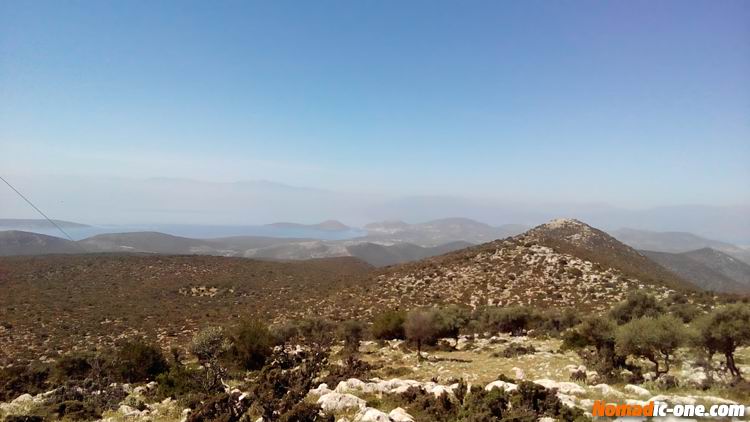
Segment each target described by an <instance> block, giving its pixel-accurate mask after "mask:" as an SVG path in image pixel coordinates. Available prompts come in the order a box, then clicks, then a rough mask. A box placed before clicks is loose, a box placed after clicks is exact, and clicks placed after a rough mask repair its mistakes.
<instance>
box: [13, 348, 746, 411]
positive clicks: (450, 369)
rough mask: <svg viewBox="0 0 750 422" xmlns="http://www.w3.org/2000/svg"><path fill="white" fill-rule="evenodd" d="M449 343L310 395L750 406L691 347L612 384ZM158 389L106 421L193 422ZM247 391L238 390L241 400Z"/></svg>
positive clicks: (385, 400) (379, 405)
mask: <svg viewBox="0 0 750 422" xmlns="http://www.w3.org/2000/svg"><path fill="white" fill-rule="evenodd" d="M443 342H444V343H445V346H444V347H442V348H439V349H440V350H445V351H438V350H434V351H429V352H424V353H423V359H422V360H418V359H417V356H416V354H415V352H414V351H413V350H409V349H407V348H406V347H405V345H404V343H403V342H402V341H400V340H394V341H390V342H385V343H381V344H379V343H377V342H374V341H366V342H363V343H362V344H361V346H360V351H359V353H360V356H361V358H362V359H363V360H364V361H366V362H368V363H370V364H372V365H373V366H374V367H375V368H377V369H376V370H375V372H374V373H373V374H372V376H371V377H369V378H368V379H348V380H346V381H342V382H340V383H338V384H337V385H326V384H320V385H318V386H317V387H316V388H314V389H312V390H311V391H310V392H309V394H308V396H307V398H306V399H305V400H307V401H310V402H315V403H318V404H319V405H320V406H321V408H322V409H323V411H324V412H326V413H327V414H331V415H334V416H335V417H336V421H339V422H343V421H350V422H368V421H372V422H408V421H413V422H418V421H424V422H429V420H428V419H425V418H424V416H423V415H422V414H420V410H419V409H417V408H410V407H409V405H408V404H404V403H403V402H400V401H399V400H398V399H397V398H398V396H399V394H403V393H404V392H406V390H408V389H409V387H413V386H417V387H421V388H423V389H424V390H425V391H426V392H427V393H430V394H434V395H435V396H439V395H441V394H443V393H445V394H447V395H448V396H449V397H453V396H454V394H455V391H456V389H457V388H458V387H459V384H458V383H457V380H459V379H461V380H464V381H465V382H466V383H468V384H469V385H474V386H481V387H483V388H485V389H492V388H500V389H503V390H506V391H512V390H514V389H516V388H517V383H518V382H520V381H521V380H530V381H533V382H534V383H537V384H540V385H542V386H544V387H546V388H548V389H555V390H556V391H557V396H558V397H559V398H560V400H561V401H562V403H563V404H564V405H566V406H571V407H578V408H580V409H582V410H583V411H584V412H587V413H588V412H590V411H591V406H592V404H593V402H594V400H599V399H602V400H606V401H607V402H612V403H615V402H616V403H626V402H627V403H642V404H645V403H646V402H648V401H653V400H658V401H662V402H667V403H670V404H704V405H711V404H743V405H745V406H748V405H750V397H749V396H748V395H747V393H746V392H745V393H742V392H739V391H733V390H731V389H727V388H722V387H712V388H711V389H708V390H702V389H701V388H700V386H701V384H702V382H703V380H704V379H705V376H706V375H705V374H704V373H703V370H702V369H701V368H699V367H698V366H696V364H695V362H694V361H693V360H692V359H691V357H690V355H689V354H688V352H687V351H685V352H684V353H680V354H678V356H677V362H678V364H677V365H676V366H675V368H674V369H673V371H672V374H673V375H674V376H675V377H676V380H677V386H665V385H662V384H660V383H656V382H648V381H647V382H644V383H643V384H640V385H633V384H624V383H623V384H612V385H610V384H605V383H602V382H601V380H600V379H599V375H598V374H597V373H596V372H595V371H591V370H587V368H586V367H585V366H584V365H583V362H582V361H581V359H580V357H579V356H578V355H577V354H576V353H574V352H570V351H568V352H562V351H560V350H559V349H560V345H561V344H560V341H559V340H556V339H535V338H530V337H511V336H508V335H496V336H482V337H480V336H462V337H460V338H459V339H458V341H457V342H456V340H449V339H445V340H443ZM447 345H450V346H451V347H447ZM519 346H522V347H519ZM519 348H520V349H527V350H532V351H531V352H529V353H527V354H521V355H520V356H514V357H505V356H507V355H506V351H508V350H514V349H516V350H517V349H519ZM738 360H740V361H741V362H750V349H742V350H741V351H740V352H739V353H738ZM341 364H343V362H341ZM644 365H645V364H644ZM740 367H741V369H742V371H743V373H744V374H745V376H746V377H747V376H750V365H748V364H746V363H745V364H742V365H741V366H740ZM499 378H502V379H503V380H504V381H503V380H499ZM573 379H576V381H573ZM719 385H720V384H719ZM155 387H156V385H155V383H153V382H152V383H149V384H145V385H141V386H133V385H128V384H121V385H119V388H122V390H123V391H124V393H125V394H127V396H126V397H125V399H124V400H122V402H121V403H120V406H119V408H118V409H117V410H116V411H112V412H108V413H106V414H105V415H104V417H103V419H102V420H104V421H112V422H115V421H154V422H157V421H180V420H186V419H187V416H188V415H189V413H190V410H189V409H186V408H184V406H182V405H181V404H180V403H178V402H177V401H175V400H171V399H166V400H163V401H158V402H149V399H148V396H149V395H148V393H149V391H150V390H153V389H154V388H155ZM50 394H52V392H47V393H43V394H39V395H37V396H30V395H28V394H25V395H22V396H20V397H18V398H16V399H15V400H13V401H11V402H8V403H1V404H0V420H2V418H3V417H4V416H7V415H23V414H28V413H30V412H31V411H33V409H34V407H35V406H38V405H40V404H41V403H43V402H44V400H45V397H47V396H49V395H50ZM242 394H243V393H242V392H241V391H235V396H236V397H237V398H238V399H240V397H242ZM743 394H744V395H743ZM746 414H750V406H748V407H747V408H746ZM634 420H635V419H634ZM657 420H658V419H657ZM665 420H668V419H665ZM680 420H687V419H680Z"/></svg>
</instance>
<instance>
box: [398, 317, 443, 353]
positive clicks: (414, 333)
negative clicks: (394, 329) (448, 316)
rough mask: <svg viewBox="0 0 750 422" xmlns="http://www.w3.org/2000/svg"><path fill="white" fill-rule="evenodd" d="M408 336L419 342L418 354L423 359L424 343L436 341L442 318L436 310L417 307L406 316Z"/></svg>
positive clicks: (405, 323)
mask: <svg viewBox="0 0 750 422" xmlns="http://www.w3.org/2000/svg"><path fill="white" fill-rule="evenodd" d="M404 331H405V332H406V338H407V339H408V340H410V341H412V342H414V343H416V344H417V356H418V357H419V359H422V344H423V343H428V344H429V343H434V342H435V340H437V337H438V334H439V333H440V319H439V317H438V314H437V312H435V311H434V310H424V309H416V310H413V311H411V312H409V314H408V315H407V316H406V322H404Z"/></svg>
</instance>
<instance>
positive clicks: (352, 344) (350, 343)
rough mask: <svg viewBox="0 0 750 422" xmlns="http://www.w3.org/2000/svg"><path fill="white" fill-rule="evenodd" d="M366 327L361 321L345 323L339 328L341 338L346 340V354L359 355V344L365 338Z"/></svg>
mask: <svg viewBox="0 0 750 422" xmlns="http://www.w3.org/2000/svg"><path fill="white" fill-rule="evenodd" d="M364 332H365V326H364V324H362V323H361V322H359V321H355V320H349V321H344V322H343V323H342V324H341V326H340V327H339V336H340V337H341V339H342V340H344V351H345V352H346V353H357V351H358V350H359V343H360V342H361V341H362V338H363V337H364Z"/></svg>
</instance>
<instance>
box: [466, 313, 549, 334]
mask: <svg viewBox="0 0 750 422" xmlns="http://www.w3.org/2000/svg"><path fill="white" fill-rule="evenodd" d="M540 320H541V317H540V316H539V314H538V313H537V312H535V311H534V310H533V309H531V308H527V307H522V306H511V307H508V308H488V309H486V310H485V311H484V312H483V313H482V314H481V315H480V316H479V325H480V327H481V328H482V329H483V330H487V331H491V332H495V333H497V332H500V333H510V334H513V335H521V334H524V333H525V332H526V331H528V330H530V329H532V328H534V326H535V325H536V324H537V323H538V322H539V321H540Z"/></svg>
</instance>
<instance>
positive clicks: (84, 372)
mask: <svg viewBox="0 0 750 422" xmlns="http://www.w3.org/2000/svg"><path fill="white" fill-rule="evenodd" d="M90 373H91V363H89V357H88V356H84V355H66V356H63V357H61V358H60V359H58V360H57V362H55V365H54V367H53V369H52V378H53V379H54V380H55V381H56V382H64V381H68V380H83V379H85V378H86V377H88V376H89V374H90Z"/></svg>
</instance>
